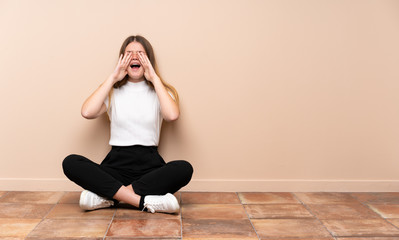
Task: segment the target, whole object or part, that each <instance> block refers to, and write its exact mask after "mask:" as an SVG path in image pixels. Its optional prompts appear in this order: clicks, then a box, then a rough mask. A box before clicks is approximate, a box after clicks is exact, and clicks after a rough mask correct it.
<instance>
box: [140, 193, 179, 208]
mask: <svg viewBox="0 0 399 240" xmlns="http://www.w3.org/2000/svg"><path fill="white" fill-rule="evenodd" d="M144 207H145V208H147V211H148V212H151V213H155V212H162V213H177V212H179V209H180V206H179V203H178V202H177V199H176V197H175V196H174V195H173V194H171V193H168V194H166V195H148V196H146V197H145V198H144Z"/></svg>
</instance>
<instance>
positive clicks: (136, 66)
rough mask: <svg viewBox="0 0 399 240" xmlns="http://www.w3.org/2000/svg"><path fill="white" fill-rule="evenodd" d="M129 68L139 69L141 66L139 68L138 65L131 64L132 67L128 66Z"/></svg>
mask: <svg viewBox="0 0 399 240" xmlns="http://www.w3.org/2000/svg"><path fill="white" fill-rule="evenodd" d="M130 67H131V68H133V69H139V68H140V67H141V66H140V64H132V65H130Z"/></svg>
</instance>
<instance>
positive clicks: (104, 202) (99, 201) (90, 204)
mask: <svg viewBox="0 0 399 240" xmlns="http://www.w3.org/2000/svg"><path fill="white" fill-rule="evenodd" d="M113 205H114V201H112V200H108V199H106V198H103V197H100V196H98V195H97V194H95V193H92V192H90V191H88V190H84V191H83V192H82V193H81V194H80V201H79V206H80V207H81V208H82V209H84V210H94V209H99V208H107V207H111V206H113Z"/></svg>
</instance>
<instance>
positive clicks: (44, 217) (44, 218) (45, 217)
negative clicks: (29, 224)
mask: <svg viewBox="0 0 399 240" xmlns="http://www.w3.org/2000/svg"><path fill="white" fill-rule="evenodd" d="M65 194H66V193H65V192H64V194H63V195H62V196H61V197H60V199H58V201H57V202H56V203H55V204H54V206H53V207H52V208H51V209H50V210H49V211H48V212H47V213H46V215H44V216H43V217H42V220H40V222H39V223H38V224H37V225H36V226H35V227H34V228H33V229H32V231H30V232H29V233H28V234H27V235H26V237H25V238H27V237H29V235H31V234H32V233H33V232H34V231H35V229H36V228H37V227H38V226H39V225H40V224H41V223H42V222H43V221H44V220H46V219H47V216H48V215H49V214H50V213H51V211H53V209H54V208H55V207H56V206H57V205H58V204H59V202H60V200H61V199H62V197H63V196H64V195H65Z"/></svg>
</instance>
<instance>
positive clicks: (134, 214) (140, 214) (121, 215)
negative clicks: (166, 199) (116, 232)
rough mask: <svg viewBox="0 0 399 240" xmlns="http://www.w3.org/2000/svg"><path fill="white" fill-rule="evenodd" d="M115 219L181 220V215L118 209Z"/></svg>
mask: <svg viewBox="0 0 399 240" xmlns="http://www.w3.org/2000/svg"><path fill="white" fill-rule="evenodd" d="M114 218H115V219H180V218H181V216H180V214H165V213H149V212H147V211H141V210H139V209H135V208H117V209H116V214H115V217H114Z"/></svg>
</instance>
